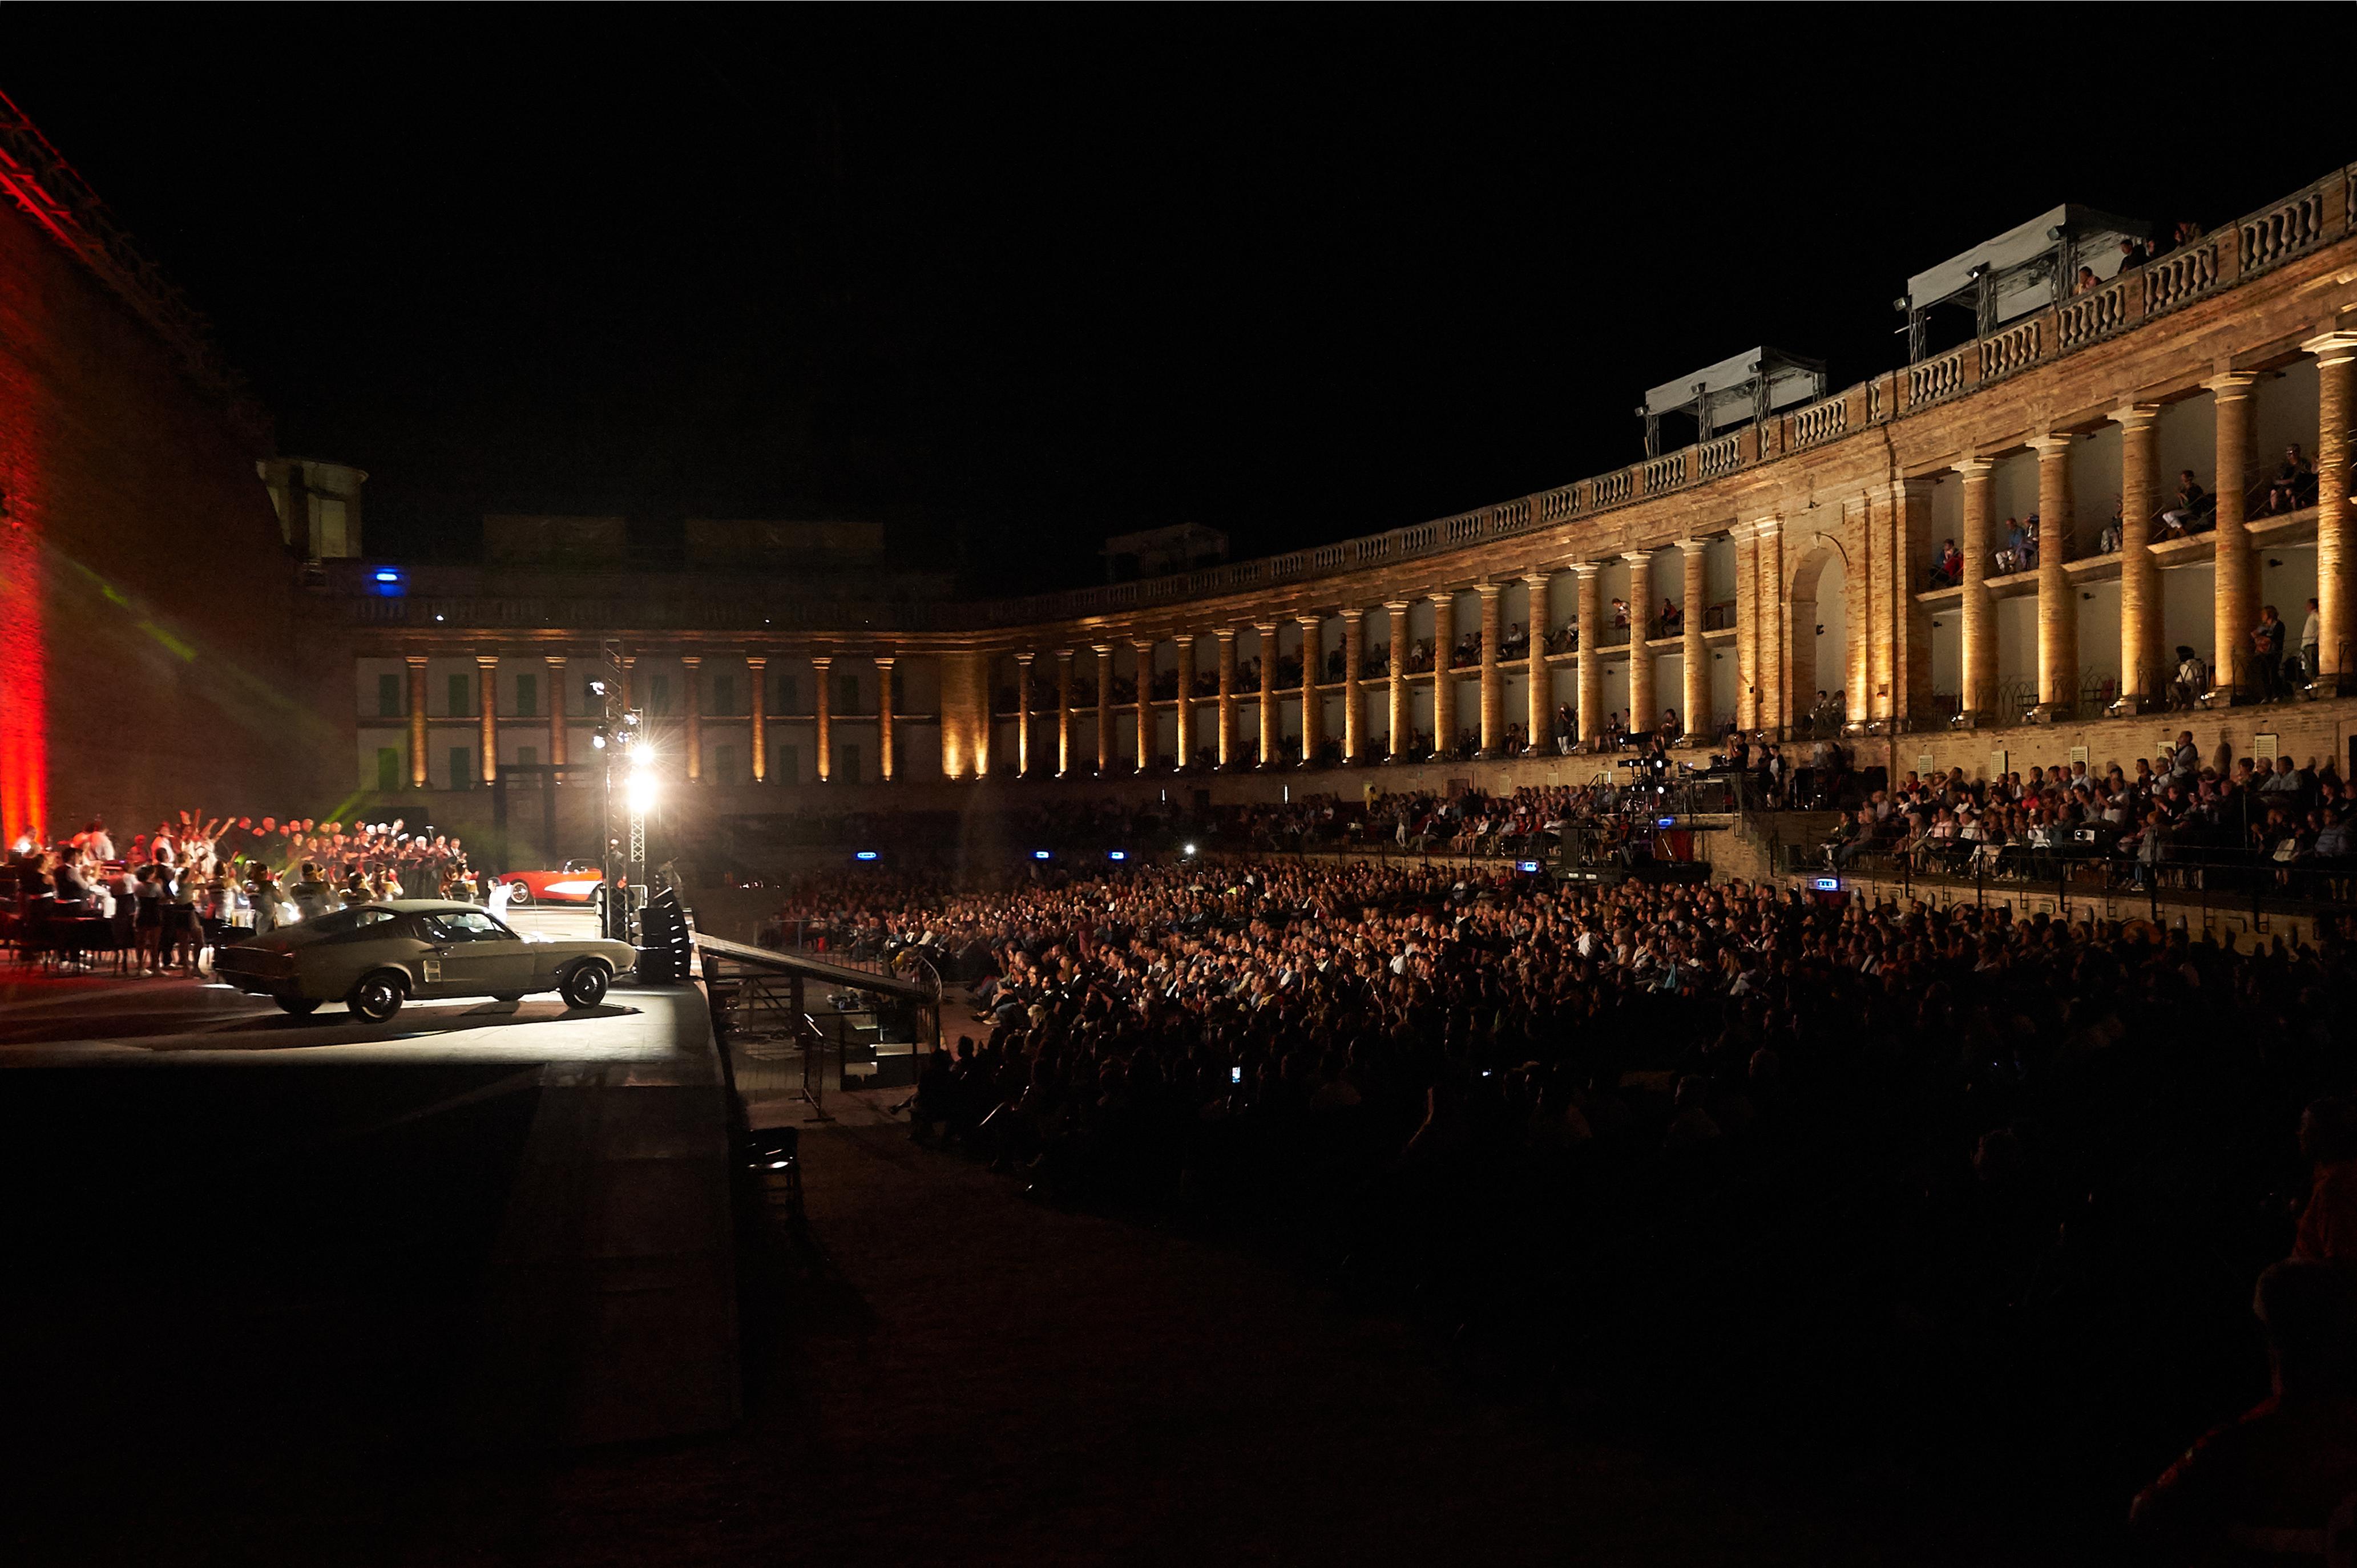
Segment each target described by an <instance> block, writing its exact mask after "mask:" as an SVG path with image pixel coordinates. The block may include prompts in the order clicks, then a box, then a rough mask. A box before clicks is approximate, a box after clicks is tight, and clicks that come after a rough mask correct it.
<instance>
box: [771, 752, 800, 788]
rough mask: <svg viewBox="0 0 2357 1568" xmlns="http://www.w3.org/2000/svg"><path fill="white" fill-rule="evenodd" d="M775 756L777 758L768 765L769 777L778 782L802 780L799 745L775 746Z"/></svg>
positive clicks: (788, 782)
mask: <svg viewBox="0 0 2357 1568" xmlns="http://www.w3.org/2000/svg"><path fill="white" fill-rule="evenodd" d="M777 758H778V760H777V761H776V762H775V763H773V764H771V765H770V778H772V779H776V780H777V781H778V782H779V783H780V784H799V783H801V782H802V747H801V746H780V747H778V748H777Z"/></svg>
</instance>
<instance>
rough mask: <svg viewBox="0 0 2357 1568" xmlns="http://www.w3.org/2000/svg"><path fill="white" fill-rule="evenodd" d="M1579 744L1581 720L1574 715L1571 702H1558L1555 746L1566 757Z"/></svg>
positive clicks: (1556, 706) (1556, 705)
mask: <svg viewBox="0 0 2357 1568" xmlns="http://www.w3.org/2000/svg"><path fill="white" fill-rule="evenodd" d="M1578 744H1579V721H1578V720H1577V719H1576V718H1574V717H1573V716H1572V712H1571V704H1570V703H1556V704H1555V750H1557V751H1558V752H1560V753H1562V754H1563V755H1564V756H1566V757H1569V756H1570V755H1571V748H1572V747H1573V746H1577V745H1578Z"/></svg>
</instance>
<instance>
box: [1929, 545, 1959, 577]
mask: <svg viewBox="0 0 2357 1568" xmlns="http://www.w3.org/2000/svg"><path fill="white" fill-rule="evenodd" d="M1963 581H1964V552H1963V551H1961V550H1959V549H1957V548H1956V542H1955V541H1954V540H1953V539H1945V540H1942V541H1941V542H1940V553H1938V554H1937V555H1936V556H1934V557H1932V573H1931V585H1932V587H1934V588H1953V587H1955V586H1956V585H1959V584H1961V583H1962V582H1963Z"/></svg>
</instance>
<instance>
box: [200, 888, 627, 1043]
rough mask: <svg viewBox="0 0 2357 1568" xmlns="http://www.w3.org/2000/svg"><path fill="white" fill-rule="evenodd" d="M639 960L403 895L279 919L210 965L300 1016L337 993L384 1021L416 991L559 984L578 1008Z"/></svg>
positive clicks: (509, 997) (610, 945)
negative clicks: (289, 921)
mask: <svg viewBox="0 0 2357 1568" xmlns="http://www.w3.org/2000/svg"><path fill="white" fill-rule="evenodd" d="M636 961H638V954H637V953H636V951H635V950H633V949H632V948H631V947H630V944H628V943H627V942H617V941H609V940H607V939H606V938H604V937H544V936H541V935H539V934H537V933H534V934H532V935H528V936H519V935H518V934H517V933H516V932H514V931H512V930H510V929H508V928H507V927H506V926H503V925H501V924H500V922H499V921H498V920H496V919H494V918H492V917H491V916H490V915H489V914H487V913H485V912H484V911H483V910H482V909H480V908H478V907H476V906H475V905H472V904H454V903H449V902H447V901H445V900H443V899H439V898H400V899H394V900H392V901H390V902H387V903H382V904H359V905H355V906H353V907H352V908H349V909H338V910H336V911H334V912H333V913H331V914H326V915H321V916H319V917H318V918H316V919H310V920H305V921H304V922H302V923H301V924H300V925H294V926H281V927H279V928H278V929H276V930H274V931H269V932H265V933H264V934H263V935H261V936H257V937H255V938H253V939H252V940H248V941H242V942H237V943H233V944H231V945H230V946H228V947H224V948H221V949H220V950H217V951H216V952H215V953H214V955H213V971H214V972H215V973H216V974H218V975H220V976H221V978H222V979H223V980H226V981H228V982H229V983H231V984H232V985H234V986H236V987H237V988H238V989H239V990H240V991H248V992H252V993H253V994H254V995H256V996H267V997H269V998H270V999H271V1000H273V1001H274V1002H276V1003H277V1004H278V1005H280V1006H281V1007H284V1008H285V1010H286V1011H287V1012H289V1013H292V1014H295V1015H297V1016H298V1017H299V1016H301V1015H305V1014H308V1013H310V1012H312V1011H314V1010H315V1009H316V1008H317V1006H318V1005H319V1004H321V1003H322V1002H341V1003H343V1004H346V1005H347V1006H349V1007H350V1008H351V1010H352V1011H353V1012H354V1013H357V1014H359V1015H361V1017H363V1018H366V1019H367V1020H369V1021H370V1022H371V1023H374V1024H382V1023H383V1022H384V1021H385V1020H386V1019H388V1018H390V1017H392V1016H393V1015H394V1014H396V1013H398V1012H400V1011H401V1004H403V1003H404V1001H408V1000H410V999H412V998H419V999H424V998H432V997H444V996H494V997H497V998H499V999H500V1001H502V1002H512V1001H514V1000H515V999H516V998H518V997H520V996H522V995H524V994H525V993H528V992H533V991H554V992H559V993H562V994H563V995H564V997H565V1002H566V1004H568V1005H570V1006H574V1007H594V1006H596V1005H597V1004H598V1003H599V1002H601V1001H603V1000H605V996H606V987H607V985H608V983H610V982H611V981H612V980H613V978H614V976H615V975H617V974H619V973H620V972H622V971H624V970H626V969H629V968H630V966H631V965H632V964H633V963H635V962H636Z"/></svg>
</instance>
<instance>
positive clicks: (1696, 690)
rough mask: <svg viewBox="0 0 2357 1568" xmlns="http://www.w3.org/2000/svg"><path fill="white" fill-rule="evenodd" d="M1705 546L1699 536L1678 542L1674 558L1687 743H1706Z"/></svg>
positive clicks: (1707, 578)
mask: <svg viewBox="0 0 2357 1568" xmlns="http://www.w3.org/2000/svg"><path fill="white" fill-rule="evenodd" d="M1708 548H1709V546H1708V545H1706V544H1705V543H1704V542H1703V541H1701V540H1699V539H1685V540H1681V541H1679V542H1678V561H1679V564H1681V565H1682V566H1683V567H1684V572H1685V582H1684V584H1683V585H1682V587H1683V589H1684V610H1683V614H1682V615H1681V617H1680V618H1679V621H1678V659H1679V661H1680V662H1681V663H1682V664H1683V665H1684V675H1685V713H1684V715H1683V716H1684V719H1685V722H1686V733H1685V741H1686V744H1687V745H1688V746H1708V745H1709V744H1710V730H1711V725H1710V716H1711V715H1710V652H1709V650H1708V646H1707V645H1706V643H1705V642H1704V641H1703V624H1702V618H1703V612H1704V610H1705V609H1706V604H1705V601H1706V599H1707V598H1708V597H1709V596H1710V575H1709V573H1708V570H1707V567H1708V564H1709V563H1708V560H1707V558H1706V556H1705V555H1704V553H1703V552H1704V551H1706V549H1708Z"/></svg>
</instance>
